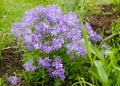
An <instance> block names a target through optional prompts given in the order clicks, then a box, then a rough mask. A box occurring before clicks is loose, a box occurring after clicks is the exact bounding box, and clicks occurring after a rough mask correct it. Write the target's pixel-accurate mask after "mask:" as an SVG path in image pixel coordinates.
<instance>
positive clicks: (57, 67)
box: [50, 57, 65, 80]
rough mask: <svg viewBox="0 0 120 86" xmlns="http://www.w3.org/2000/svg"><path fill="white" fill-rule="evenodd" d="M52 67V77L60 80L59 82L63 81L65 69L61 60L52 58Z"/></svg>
mask: <svg viewBox="0 0 120 86" xmlns="http://www.w3.org/2000/svg"><path fill="white" fill-rule="evenodd" d="M52 67H53V68H54V69H53V70H52V71H51V72H50V73H51V74H50V75H51V76H52V77H56V78H60V79H61V80H64V79H65V69H64V68H63V64H62V61H61V59H59V58H57V57H56V58H54V59H53V62H52Z"/></svg>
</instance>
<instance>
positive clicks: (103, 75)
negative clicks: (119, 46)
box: [94, 60, 109, 86]
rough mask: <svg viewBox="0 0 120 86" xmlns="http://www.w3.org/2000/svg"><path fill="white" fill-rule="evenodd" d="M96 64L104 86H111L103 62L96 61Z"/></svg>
mask: <svg viewBox="0 0 120 86" xmlns="http://www.w3.org/2000/svg"><path fill="white" fill-rule="evenodd" d="M94 64H95V66H96V68H97V70H98V74H99V76H100V78H101V79H102V84H103V85H104V86H109V83H108V76H107V74H106V71H105V69H104V68H103V64H102V62H101V61H99V60H96V61H94Z"/></svg>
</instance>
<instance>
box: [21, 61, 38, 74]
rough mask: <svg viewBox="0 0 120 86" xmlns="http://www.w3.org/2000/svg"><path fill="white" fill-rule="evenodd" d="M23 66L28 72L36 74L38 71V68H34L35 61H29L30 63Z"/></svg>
mask: <svg viewBox="0 0 120 86" xmlns="http://www.w3.org/2000/svg"><path fill="white" fill-rule="evenodd" d="M23 66H24V67H25V69H26V71H28V72H34V71H35V70H36V66H33V60H28V62H27V63H26V64H24V65H23Z"/></svg>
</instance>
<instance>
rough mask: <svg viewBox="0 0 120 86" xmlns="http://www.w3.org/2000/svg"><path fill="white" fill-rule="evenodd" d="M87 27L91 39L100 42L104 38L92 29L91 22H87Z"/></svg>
mask: <svg viewBox="0 0 120 86" xmlns="http://www.w3.org/2000/svg"><path fill="white" fill-rule="evenodd" d="M85 27H86V29H87V31H88V34H89V39H90V40H91V41H95V42H99V41H101V40H102V37H101V36H100V35H99V34H97V33H96V32H94V31H93V30H92V27H91V26H90V24H89V23H88V22H86V23H85Z"/></svg>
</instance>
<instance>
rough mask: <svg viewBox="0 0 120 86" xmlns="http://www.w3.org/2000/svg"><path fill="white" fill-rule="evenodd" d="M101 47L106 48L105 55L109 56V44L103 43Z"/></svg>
mask: <svg viewBox="0 0 120 86" xmlns="http://www.w3.org/2000/svg"><path fill="white" fill-rule="evenodd" d="M101 48H104V49H105V52H104V56H105V57H107V56H108V53H109V51H110V49H109V47H108V46H107V45H105V44H103V45H102V46H101Z"/></svg>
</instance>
